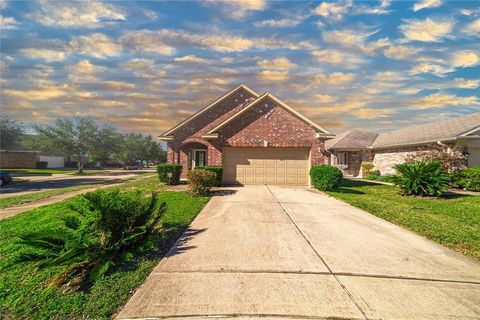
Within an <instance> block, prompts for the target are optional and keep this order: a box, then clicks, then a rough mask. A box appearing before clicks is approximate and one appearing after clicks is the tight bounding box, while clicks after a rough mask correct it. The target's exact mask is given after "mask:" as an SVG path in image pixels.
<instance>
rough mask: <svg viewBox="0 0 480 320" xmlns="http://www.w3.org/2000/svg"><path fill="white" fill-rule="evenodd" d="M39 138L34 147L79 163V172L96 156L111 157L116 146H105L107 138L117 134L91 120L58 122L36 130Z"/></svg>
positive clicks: (82, 118)
mask: <svg viewBox="0 0 480 320" xmlns="http://www.w3.org/2000/svg"><path fill="white" fill-rule="evenodd" d="M35 131H36V132H37V137H36V138H35V139H33V140H32V142H31V143H32V144H33V146H32V147H35V148H36V149H38V150H41V151H45V152H62V153H64V154H66V155H68V156H70V157H71V158H72V159H73V160H74V161H76V162H77V167H78V172H79V173H82V172H83V167H84V166H85V164H87V163H88V162H89V161H90V159H91V158H92V157H93V156H94V155H95V154H97V155H99V154H100V152H99V150H100V148H101V149H102V150H101V152H102V153H111V152H112V150H113V147H114V145H112V144H108V143H105V141H103V139H105V136H107V135H108V137H109V138H110V136H111V135H112V136H113V135H114V132H116V130H113V129H112V128H110V127H108V129H107V127H104V128H102V127H101V126H100V125H99V123H98V122H97V121H95V119H93V118H91V117H72V118H63V119H57V120H56V121H55V122H54V124H53V125H47V126H39V125H37V126H35Z"/></svg>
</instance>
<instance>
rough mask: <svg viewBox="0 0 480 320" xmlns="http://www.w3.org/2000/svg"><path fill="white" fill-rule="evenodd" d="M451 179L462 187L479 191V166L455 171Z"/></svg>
mask: <svg viewBox="0 0 480 320" xmlns="http://www.w3.org/2000/svg"><path fill="white" fill-rule="evenodd" d="M452 180H453V183H454V185H456V186H458V187H460V188H462V189H466V190H470V191H480V167H470V168H465V169H463V170H461V171H459V172H457V173H455V174H454V175H453V179H452Z"/></svg>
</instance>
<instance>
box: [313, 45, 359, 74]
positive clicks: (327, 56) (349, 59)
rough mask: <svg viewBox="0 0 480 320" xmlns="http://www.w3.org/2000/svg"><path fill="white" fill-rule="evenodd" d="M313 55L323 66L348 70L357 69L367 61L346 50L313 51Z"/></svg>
mask: <svg viewBox="0 0 480 320" xmlns="http://www.w3.org/2000/svg"><path fill="white" fill-rule="evenodd" d="M312 55H313V56H314V57H316V58H317V59H318V61H319V62H320V63H322V64H330V65H337V66H342V67H343V68H346V69H353V68H357V67H358V66H359V65H360V64H362V63H364V62H365V59H363V58H361V57H359V56H357V55H355V54H351V53H349V52H346V51H345V50H342V51H340V50H335V49H325V50H315V51H312Z"/></svg>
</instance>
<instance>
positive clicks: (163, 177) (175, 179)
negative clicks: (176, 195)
mask: <svg viewBox="0 0 480 320" xmlns="http://www.w3.org/2000/svg"><path fill="white" fill-rule="evenodd" d="M157 172H158V179H160V181H162V182H164V183H170V184H178V183H179V182H180V174H181V173H182V166H181V165H180V164H175V163H162V164H159V165H157ZM168 172H171V173H172V177H171V178H170V181H169V179H168V176H167V173H168Z"/></svg>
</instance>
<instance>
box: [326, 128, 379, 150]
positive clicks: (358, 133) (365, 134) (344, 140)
mask: <svg viewBox="0 0 480 320" xmlns="http://www.w3.org/2000/svg"><path fill="white" fill-rule="evenodd" d="M377 136H378V133H376V132H373V131H368V130H362V129H352V130H348V131H345V132H343V133H340V134H338V135H337V136H336V137H335V138H333V139H330V140H327V141H325V149H344V150H345V149H365V148H368V147H369V146H371V145H372V143H373V141H374V140H375V138H377Z"/></svg>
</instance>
